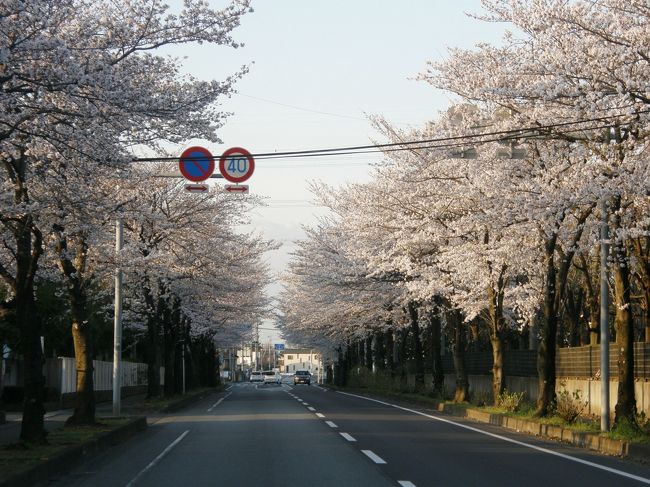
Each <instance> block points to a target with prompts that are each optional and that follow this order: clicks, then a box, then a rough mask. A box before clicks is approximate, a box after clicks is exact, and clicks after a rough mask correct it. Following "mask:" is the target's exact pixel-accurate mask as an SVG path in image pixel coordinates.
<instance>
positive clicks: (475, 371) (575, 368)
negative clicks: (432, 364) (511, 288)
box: [442, 342, 650, 379]
mask: <svg viewBox="0 0 650 487" xmlns="http://www.w3.org/2000/svg"><path fill="white" fill-rule="evenodd" d="M442 361H443V370H444V372H445V373H446V374H451V373H453V372H454V363H453V359H452V356H451V355H450V354H447V355H444V356H443V357H442ZM503 361H504V364H503V368H504V371H503V372H504V374H505V375H506V376H513V377H533V376H537V351H536V350H505V351H504V352H503ZM617 362H618V348H617V347H616V346H615V344H614V343H612V344H611V345H610V349H609V376H610V378H616V377H617V376H618V363H617ZM465 364H466V367H467V373H468V374H470V375H490V374H491V373H492V352H468V353H467V354H466V355H465ZM555 369H556V375H557V376H558V377H580V378H593V377H597V376H599V375H600V345H596V346H585V347H572V348H560V349H558V351H557V355H556V359H555ZM634 376H635V377H636V378H637V379H650V343H641V342H638V343H635V344H634Z"/></svg>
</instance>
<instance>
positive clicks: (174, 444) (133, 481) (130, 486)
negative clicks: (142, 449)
mask: <svg viewBox="0 0 650 487" xmlns="http://www.w3.org/2000/svg"><path fill="white" fill-rule="evenodd" d="M189 432H190V430H185V432H184V433H183V434H182V435H180V436H179V437H178V438H176V439H175V440H174V441H173V442H172V443H171V444H170V445H169V446H168V447H167V448H165V449H164V450H163V451H162V453H161V454H160V455H158V456H157V457H156V458H154V459H153V461H152V462H151V463H150V464H149V465H147V466H146V467H144V468H143V469H142V470H141V471H140V473H139V474H138V475H136V476H135V477H134V478H133V480H131V482H129V483H128V484H126V487H133V486H134V485H135V483H136V482H137V481H138V479H139V478H140V477H142V476H143V475H144V474H145V473H147V472H148V471H149V470H151V469H152V468H153V467H155V466H156V464H157V463H158V462H159V461H160V460H162V459H163V457H164V456H165V455H167V454H168V453H169V452H170V451H172V448H174V447H175V446H176V445H178V444H179V443H180V442H181V441H182V440H183V438H185V437H186V436H187V434H188V433H189Z"/></svg>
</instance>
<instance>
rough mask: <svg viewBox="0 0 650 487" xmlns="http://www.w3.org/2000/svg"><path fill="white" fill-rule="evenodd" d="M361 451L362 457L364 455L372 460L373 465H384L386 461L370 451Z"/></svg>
mask: <svg viewBox="0 0 650 487" xmlns="http://www.w3.org/2000/svg"><path fill="white" fill-rule="evenodd" d="M341 434H343V433H341ZM361 451H362V452H363V454H364V455H366V456H367V457H368V458H370V460H372V461H373V462H375V463H380V464H384V463H386V460H384V459H383V458H381V457H380V456H379V455H377V454H376V453H375V452H373V451H372V450H361Z"/></svg>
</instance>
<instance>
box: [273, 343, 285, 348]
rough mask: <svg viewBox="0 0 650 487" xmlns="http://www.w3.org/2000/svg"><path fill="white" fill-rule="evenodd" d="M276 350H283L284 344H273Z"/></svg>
mask: <svg viewBox="0 0 650 487" xmlns="http://www.w3.org/2000/svg"><path fill="white" fill-rule="evenodd" d="M274 345H275V349H276V350H284V343H274Z"/></svg>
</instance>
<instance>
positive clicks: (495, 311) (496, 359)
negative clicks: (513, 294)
mask: <svg viewBox="0 0 650 487" xmlns="http://www.w3.org/2000/svg"><path fill="white" fill-rule="evenodd" d="M505 271H506V268H505V266H502V269H501V273H500V276H499V279H498V281H497V283H496V285H491V286H488V289H487V294H488V319H487V324H488V326H489V337H490V345H491V347H492V398H493V403H494V405H497V403H498V401H499V396H500V395H501V393H502V392H503V390H504V389H505V378H504V375H503V326H504V325H503V321H504V320H503V289H504V287H505V282H504V279H503V276H504V273H505Z"/></svg>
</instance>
